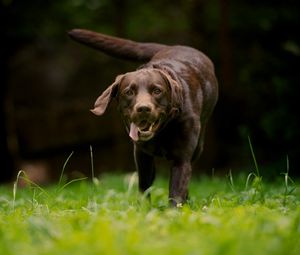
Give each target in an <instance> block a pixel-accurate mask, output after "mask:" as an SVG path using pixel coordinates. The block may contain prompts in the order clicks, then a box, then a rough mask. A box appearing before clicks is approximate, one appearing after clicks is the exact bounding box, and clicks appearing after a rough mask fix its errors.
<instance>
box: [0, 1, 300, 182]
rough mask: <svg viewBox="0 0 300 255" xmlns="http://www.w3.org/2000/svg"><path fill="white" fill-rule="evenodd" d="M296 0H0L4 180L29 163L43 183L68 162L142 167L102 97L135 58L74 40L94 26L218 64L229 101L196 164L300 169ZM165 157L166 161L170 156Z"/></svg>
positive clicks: (73, 170) (224, 100)
mask: <svg viewBox="0 0 300 255" xmlns="http://www.w3.org/2000/svg"><path fill="white" fill-rule="evenodd" d="M299 7H300V2H299V1H296V0H295V1H293V0H285V1H276V0H273V1H266V0H246V1H238V0H210V1H208V0H207V1H204V0H198V1H197V0H172V1H167V0H152V1H138V0H98V1H97V0H86V1H83V0H64V1H50V0H44V1H38V0H31V1H22V0H2V1H0V16H1V23H0V24H1V58H0V86H1V98H0V100H1V106H0V123H1V124H0V125H1V126H0V146H1V148H0V150H1V151H0V156H1V166H0V171H1V172H0V181H1V182H5V181H10V180H12V179H14V178H15V175H16V173H17V172H18V171H19V170H21V169H22V170H26V171H28V174H29V175H31V176H32V178H33V179H34V180H36V181H39V182H46V181H49V180H54V179H55V178H57V176H59V174H60V172H61V170H62V165H63V164H64V162H65V161H66V159H67V157H68V155H69V154H70V153H71V151H74V155H73V156H72V158H71V159H70V161H69V164H68V166H67V169H66V171H67V172H68V173H69V174H70V175H71V177H74V176H81V175H82V174H84V175H90V171H91V163H90V159H89V156H90V145H92V146H93V156H94V161H95V162H94V163H95V171H96V173H97V174H98V173H100V172H103V171H125V172H127V171H133V170H134V166H133V158H132V144H131V142H130V139H129V138H128V135H127V134H126V133H125V130H124V128H123V126H122V123H121V120H120V118H119V115H118V113H117V111H116V109H115V107H114V105H112V107H111V108H110V109H109V111H108V112H107V114H105V115H104V116H103V117H100V118H97V117H96V116H94V115H93V114H91V113H90V112H89V109H90V108H91V107H92V106H93V103H94V100H95V99H96V98H97V96H98V95H99V94H100V93H101V91H103V90H104V89H105V88H106V87H107V86H108V85H109V84H110V83H111V82H112V81H113V80H114V78H115V76H116V75H117V74H120V73H125V72H127V71H132V70H134V69H135V68H136V67H137V66H138V65H139V64H138V63H130V62H126V61H122V60H118V59H114V58H112V57H108V56H106V55H104V54H102V53H98V52H96V51H94V50H92V49H88V48H85V47H84V46H81V45H78V44H76V43H74V42H72V41H71V40H70V39H69V38H68V37H67V35H66V31H68V30H69V29H72V28H86V29H90V30H95V31H99V32H102V33H107V34H111V35H116V36H122V37H126V38H130V39H132V40H137V41H152V42H160V43H165V44H185V45H190V46H192V47H195V48H197V49H199V50H201V51H203V52H204V53H206V54H207V55H208V56H209V57H210V58H211V59H212V60H213V62H214V63H215V66H216V72H217V76H218V80H219V85H220V99H219V102H218V104H217V107H216V110H215V112H214V115H213V118H212V119H211V122H210V126H209V131H208V133H207V139H206V146H205V152H204V154H203V155H202V157H201V159H200V160H198V162H197V163H196V164H195V166H194V172H195V173H208V174H211V172H212V171H213V172H214V173H215V174H218V173H220V174H224V173H228V172H229V170H232V171H248V172H249V171H253V169H254V164H253V160H252V157H251V153H250V148H249V143H248V137H251V140H252V145H253V148H254V152H255V155H256V158H257V161H258V165H259V167H260V168H261V169H263V173H262V174H263V175H266V176H271V177H272V176H279V175H280V173H282V172H285V171H286V169H287V166H286V165H287V157H288V159H289V160H288V161H289V169H290V173H291V174H292V175H293V176H299V173H300V171H299V170H298V167H299V163H298V158H297V156H298V154H299V152H300V146H299V140H300V139H299V130H300V125H299V110H298V108H299V107H298V102H299V85H300V84H299V72H300V71H299V67H300V63H299V57H300V40H299V34H300V33H299V31H300V29H299V23H300V22H299V10H300V8H299ZM162 163H163V162H162Z"/></svg>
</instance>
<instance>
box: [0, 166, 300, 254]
mask: <svg viewBox="0 0 300 255" xmlns="http://www.w3.org/2000/svg"><path fill="white" fill-rule="evenodd" d="M22 176H23V177H22ZM259 177H260V178H259V179H257V175H255V174H250V175H249V176H248V177H247V176H239V177H234V176H233V175H232V174H231V173H230V174H229V176H228V178H227V179H226V178H217V177H212V178H208V177H202V178H200V179H197V178H194V179H193V181H192V183H191V185H190V196H191V197H190V201H189V202H188V204H186V205H183V207H182V208H176V209H172V208H169V207H168V199H167V196H168V194H167V190H168V188H167V185H168V183H167V180H166V179H164V178H158V180H156V182H155V186H154V187H153V188H152V189H151V195H152V200H151V203H150V202H149V201H148V200H147V198H145V196H142V195H140V194H139V193H138V191H137V186H136V175H135V174H133V175H105V176H102V177H101V178H99V179H97V178H93V182H89V181H88V180H77V181H74V182H70V183H65V182H64V181H63V178H62V177H61V178H60V181H59V184H57V185H53V186H50V187H46V188H41V187H39V186H37V185H35V184H34V183H29V185H28V186H27V187H25V188H19V187H17V186H16V185H15V186H14V187H0V251H1V254H7V255H9V254H25V255H26V254H51V255H55V254H110V255H114V254H143V255H144V254H145V255H147V254H174V255H176V254H210V255H214V254H220V255H226V254H243V255H247V254H249V255H250V254H251V255H252V254H256V255H259V254H264V255H265V254H272V255H276V254H295V255H296V254H297V255H298V254H300V191H299V188H297V184H296V183H294V182H293V181H292V180H291V179H290V177H289V176H288V172H287V173H285V174H283V175H282V176H281V179H280V180H279V181H278V182H275V183H267V182H263V181H262V178H261V176H259ZM18 178H26V177H24V175H23V174H22V173H20V174H19V176H18ZM257 182H258V183H257Z"/></svg>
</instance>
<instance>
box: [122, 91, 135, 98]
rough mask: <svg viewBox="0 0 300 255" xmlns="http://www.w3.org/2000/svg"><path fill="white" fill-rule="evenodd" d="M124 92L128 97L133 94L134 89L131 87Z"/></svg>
mask: <svg viewBox="0 0 300 255" xmlns="http://www.w3.org/2000/svg"><path fill="white" fill-rule="evenodd" d="M124 94H125V95H126V96H128V97H131V96H133V95H134V91H133V90H132V89H128V90H126V91H125V92H124Z"/></svg>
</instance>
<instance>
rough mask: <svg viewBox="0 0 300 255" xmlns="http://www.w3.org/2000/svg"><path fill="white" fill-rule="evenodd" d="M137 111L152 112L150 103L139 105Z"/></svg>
mask: <svg viewBox="0 0 300 255" xmlns="http://www.w3.org/2000/svg"><path fill="white" fill-rule="evenodd" d="M136 111H137V112H139V113H149V112H151V107H150V106H149V105H139V106H138V107H137V108H136Z"/></svg>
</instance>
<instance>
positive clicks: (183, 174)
mask: <svg viewBox="0 0 300 255" xmlns="http://www.w3.org/2000/svg"><path fill="white" fill-rule="evenodd" d="M191 175H192V166H191V163H190V162H186V161H183V162H174V164H173V166H172V168H171V178H170V186H169V201H170V204H171V205H172V206H178V205H180V204H181V203H184V202H186V200H187V196H188V184H189V181H190V178H191Z"/></svg>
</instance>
